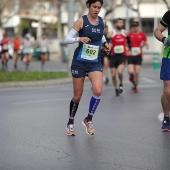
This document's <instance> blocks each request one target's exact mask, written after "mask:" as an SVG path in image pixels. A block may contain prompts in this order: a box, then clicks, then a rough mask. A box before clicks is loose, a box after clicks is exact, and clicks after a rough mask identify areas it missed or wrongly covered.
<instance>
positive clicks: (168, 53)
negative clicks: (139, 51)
mask: <svg viewBox="0 0 170 170" xmlns="http://www.w3.org/2000/svg"><path fill="white" fill-rule="evenodd" d="M166 28H168V38H167V37H164V36H163V32H164V31H165V29H166ZM154 35H155V37H156V38H157V39H158V40H159V41H162V43H163V45H164V47H165V48H164V52H163V58H162V66H161V72H160V79H161V80H163V84H164V90H163V94H162V97H161V103H162V108H163V111H164V119H163V121H162V131H163V132H169V131H170V124H169V112H170V10H169V11H167V12H166V13H165V14H164V15H163V17H162V19H161V21H160V24H159V25H158V26H157V28H156V29H155V31H154Z"/></svg>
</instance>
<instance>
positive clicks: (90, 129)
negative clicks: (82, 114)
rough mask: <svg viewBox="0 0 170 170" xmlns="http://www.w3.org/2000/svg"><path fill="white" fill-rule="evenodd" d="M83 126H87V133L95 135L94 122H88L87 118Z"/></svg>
mask: <svg viewBox="0 0 170 170" xmlns="http://www.w3.org/2000/svg"><path fill="white" fill-rule="evenodd" d="M82 124H83V125H84V126H85V128H86V133H87V134H89V135H94V134H95V133H94V132H95V131H94V128H93V122H92V121H87V120H86V118H85V119H84V121H82Z"/></svg>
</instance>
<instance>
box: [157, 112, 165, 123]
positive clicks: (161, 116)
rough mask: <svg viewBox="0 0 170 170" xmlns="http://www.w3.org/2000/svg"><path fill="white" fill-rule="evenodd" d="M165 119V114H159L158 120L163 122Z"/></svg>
mask: <svg viewBox="0 0 170 170" xmlns="http://www.w3.org/2000/svg"><path fill="white" fill-rule="evenodd" d="M163 118H164V113H159V114H158V119H159V120H160V121H161V122H162V120H163Z"/></svg>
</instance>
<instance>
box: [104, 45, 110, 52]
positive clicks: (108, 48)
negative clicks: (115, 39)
mask: <svg viewBox="0 0 170 170" xmlns="http://www.w3.org/2000/svg"><path fill="white" fill-rule="evenodd" d="M105 52H106V53H107V55H108V54H109V53H110V45H109V44H108V43H105Z"/></svg>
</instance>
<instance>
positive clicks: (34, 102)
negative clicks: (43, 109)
mask: <svg viewBox="0 0 170 170" xmlns="http://www.w3.org/2000/svg"><path fill="white" fill-rule="evenodd" d="M69 99H70V98H60V99H48V100H35V101H26V102H17V103H13V104H14V105H24V104H36V103H47V102H58V101H63V100H69Z"/></svg>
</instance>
